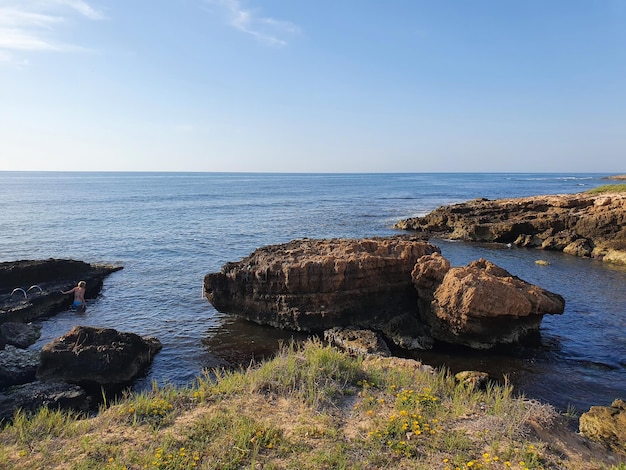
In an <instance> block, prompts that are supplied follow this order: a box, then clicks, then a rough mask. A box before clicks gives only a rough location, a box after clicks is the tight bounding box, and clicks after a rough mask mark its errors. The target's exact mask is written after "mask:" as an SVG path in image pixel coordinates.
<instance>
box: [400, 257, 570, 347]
mask: <svg viewBox="0 0 626 470" xmlns="http://www.w3.org/2000/svg"><path fill="white" fill-rule="evenodd" d="M412 276H413V282H414V284H415V288H416V289H417V291H418V294H419V309H420V313H421V315H422V320H423V321H424V322H425V323H426V324H428V325H429V326H430V329H431V334H432V336H433V337H434V338H435V339H438V340H441V341H445V342H448V343H453V344H462V345H466V346H469V347H472V348H475V349H487V348H491V347H493V346H495V345H496V344H509V343H515V342H518V341H519V340H520V339H522V338H524V337H526V336H528V335H529V334H530V333H532V332H535V331H537V330H538V329H539V326H540V324H541V320H542V318H543V315H544V314H548V313H549V314H561V313H563V310H564V307H565V301H564V300H563V297H561V296H560V295H558V294H554V293H552V292H549V291H546V290H545V289H542V288H540V287H538V286H535V285H532V284H529V283H527V282H525V281H523V280H521V279H519V278H518V277H515V276H513V275H511V274H510V273H508V272H507V271H506V270H504V269H502V268H500V267H498V266H496V265H495V264H493V263H491V262H489V261H487V260H484V259H480V260H478V261H473V262H472V263H470V264H468V265H467V266H463V267H457V268H451V267H450V263H449V262H448V261H447V260H446V259H445V258H443V257H442V256H441V255H440V254H439V253H434V254H432V255H428V256H424V257H423V258H420V260H419V261H418V263H417V264H416V265H415V269H414V270H413V273H412Z"/></svg>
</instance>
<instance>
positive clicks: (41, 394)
mask: <svg viewBox="0 0 626 470" xmlns="http://www.w3.org/2000/svg"><path fill="white" fill-rule="evenodd" d="M42 406H46V407H48V408H60V409H73V410H77V411H87V409H88V408H89V399H88V397H87V394H86V393H85V391H84V390H83V389H82V388H81V387H79V386H78V385H70V384H64V383H42V382H33V383H29V384H26V385H16V386H14V387H10V388H8V389H6V390H4V391H2V392H0V420H10V419H11V418H12V417H13V415H14V413H15V411H17V410H18V409H21V410H23V411H26V412H31V411H36V410H38V409H39V408H41V407H42Z"/></svg>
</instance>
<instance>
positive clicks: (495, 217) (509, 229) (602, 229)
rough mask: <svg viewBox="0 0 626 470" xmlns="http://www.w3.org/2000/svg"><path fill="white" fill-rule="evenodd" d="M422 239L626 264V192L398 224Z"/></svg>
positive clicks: (440, 214) (505, 204)
mask: <svg viewBox="0 0 626 470" xmlns="http://www.w3.org/2000/svg"><path fill="white" fill-rule="evenodd" d="M394 228H396V229H399V230H407V231H411V232H417V233H420V234H422V235H425V236H427V237H441V238H447V239H452V240H463V241H471V242H494V243H503V244H510V245H511V246H517V247H525V248H537V249H542V250H553V251H562V252H563V253H566V254H571V255H576V256H580V257H593V258H598V259H602V260H603V261H605V262H610V263H615V264H622V265H626V193H624V192H621V193H620V192H614V193H600V194H594V193H577V194H561V195H546V196H533V197H522V198H514V199H496V200H488V199H475V200H472V201H467V202H463V203H459V204H452V205H447V206H442V207H439V208H438V209H436V210H434V211H432V212H431V213H429V214H427V215H425V216H423V217H413V218H409V219H405V220H401V221H399V222H398V223H396V224H395V225H394Z"/></svg>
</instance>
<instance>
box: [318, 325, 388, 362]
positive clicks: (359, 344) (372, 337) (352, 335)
mask: <svg viewBox="0 0 626 470" xmlns="http://www.w3.org/2000/svg"><path fill="white" fill-rule="evenodd" d="M324 339H325V340H326V341H328V342H329V343H330V344H332V345H334V346H336V347H338V348H339V349H342V350H344V351H346V352H347V353H349V354H352V355H362V356H365V355H367V354H377V355H380V356H391V351H389V347H388V346H387V343H385V340H384V339H383V338H382V336H380V335H379V334H378V333H376V332H374V331H371V330H360V329H356V328H340V327H335V328H331V329H330V330H326V331H324Z"/></svg>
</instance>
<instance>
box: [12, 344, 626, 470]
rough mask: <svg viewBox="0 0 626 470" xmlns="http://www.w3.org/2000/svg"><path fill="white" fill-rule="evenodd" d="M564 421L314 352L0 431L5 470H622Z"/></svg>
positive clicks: (468, 390) (382, 363)
mask: <svg viewBox="0 0 626 470" xmlns="http://www.w3.org/2000/svg"><path fill="white" fill-rule="evenodd" d="M567 419H568V418H567V417H566V416H565V415H562V414H560V413H558V412H557V411H555V410H554V408H552V407H551V406H550V405H547V404H542V403H539V402H537V401H534V400H530V399H527V398H525V397H523V396H517V395H516V394H515V391H514V389H513V388H512V387H511V386H510V384H508V383H507V382H506V380H505V381H504V383H502V384H495V383H490V384H489V385H487V386H486V388H477V387H475V386H473V385H472V384H466V383H458V382H457V381H456V380H455V379H454V377H453V376H452V375H451V374H449V373H448V371H446V370H444V369H442V370H435V371H433V369H431V368H428V367H423V366H421V365H420V364H419V363H417V362H416V361H410V360H404V359H399V358H384V357H378V356H367V357H351V356H349V355H347V354H345V353H343V352H340V351H338V350H336V349H334V348H332V347H329V346H326V345H324V344H322V343H321V342H320V341H316V340H310V341H308V342H306V343H304V344H301V345H295V344H287V345H284V346H283V347H282V348H281V350H280V351H279V353H277V355H276V356H275V357H274V358H272V359H270V360H267V361H264V362H261V363H256V364H251V365H250V366H249V367H247V368H243V369H239V370H212V371H206V372H205V373H204V374H203V375H202V376H201V377H199V378H198V379H197V381H196V382H195V383H194V384H193V385H190V386H188V387H182V388H181V387H174V386H167V385H164V386H157V385H156V384H154V385H153V388H152V390H149V391H145V392H141V393H132V394H131V393H129V394H127V395H125V396H123V397H120V398H119V399H117V400H115V401H114V402H105V403H103V404H102V405H101V406H100V410H99V412H98V413H97V414H93V415H83V414H79V413H74V412H68V411H58V410H50V409H47V408H42V409H41V410H39V411H38V412H37V413H34V414H32V415H26V414H25V413H22V412H17V413H16V414H15V416H14V419H13V420H12V421H11V422H10V423H5V424H4V425H3V427H2V429H1V431H0V468H15V469H44V468H45V469H55V468H57V469H76V470H82V469H85V470H86V469H106V470H121V469H128V470H130V469H172V470H173V469H193V468H203V469H244V468H246V469H387V468H396V469H442V470H443V469H446V470H455V469H466V470H467V469H493V470H495V469H561V468H563V469H591V468H596V469H610V468H613V469H619V470H626V464H624V463H620V457H619V456H615V455H613V454H611V453H609V452H608V451H606V450H604V448H602V447H600V446H599V445H596V444H592V443H589V442H586V441H584V440H583V439H582V438H581V437H580V436H578V435H577V434H576V433H575V431H574V430H572V429H571V428H568V425H567Z"/></svg>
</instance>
